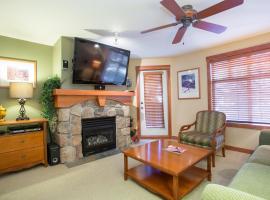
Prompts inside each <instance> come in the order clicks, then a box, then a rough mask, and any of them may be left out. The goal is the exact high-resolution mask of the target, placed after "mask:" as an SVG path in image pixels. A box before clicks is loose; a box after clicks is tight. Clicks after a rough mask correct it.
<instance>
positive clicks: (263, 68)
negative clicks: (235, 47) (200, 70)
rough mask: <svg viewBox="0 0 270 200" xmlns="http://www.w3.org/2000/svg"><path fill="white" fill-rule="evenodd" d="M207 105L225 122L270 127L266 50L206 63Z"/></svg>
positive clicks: (269, 59) (268, 57)
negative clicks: (220, 115) (208, 97)
mask: <svg viewBox="0 0 270 200" xmlns="http://www.w3.org/2000/svg"><path fill="white" fill-rule="evenodd" d="M209 72H210V87H211V96H210V101H211V102H210V103H211V106H212V109H213V110H218V111H221V112H224V113H226V116H227V119H228V121H231V122H241V123H258V124H270V49H269V50H263V51H259V50H257V51H254V52H252V53H250V52H249V53H246V54H245V53H243V54H242V55H238V56H234V57H227V58H222V59H220V61H218V60H215V61H210V63H209Z"/></svg>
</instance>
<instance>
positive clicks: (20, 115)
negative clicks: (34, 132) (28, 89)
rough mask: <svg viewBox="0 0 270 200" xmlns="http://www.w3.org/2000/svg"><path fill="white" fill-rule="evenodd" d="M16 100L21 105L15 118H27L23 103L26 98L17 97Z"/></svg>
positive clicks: (17, 119)
mask: <svg viewBox="0 0 270 200" xmlns="http://www.w3.org/2000/svg"><path fill="white" fill-rule="evenodd" d="M18 102H19V104H20V105H21V107H20V110H19V116H18V117H17V118H16V121H20V120H29V119H30V118H29V117H27V115H26V110H25V108H24V104H25V102H26V99H24V98H22V99H18Z"/></svg>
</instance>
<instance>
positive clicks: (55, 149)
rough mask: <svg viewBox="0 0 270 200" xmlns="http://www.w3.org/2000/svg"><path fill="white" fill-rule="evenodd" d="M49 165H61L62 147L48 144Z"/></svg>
mask: <svg viewBox="0 0 270 200" xmlns="http://www.w3.org/2000/svg"><path fill="white" fill-rule="evenodd" d="M48 163H49V165H57V164H59V163H60V147H59V145H57V144H55V143H52V144H48Z"/></svg>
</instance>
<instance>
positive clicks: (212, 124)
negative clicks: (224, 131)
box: [195, 111, 226, 135]
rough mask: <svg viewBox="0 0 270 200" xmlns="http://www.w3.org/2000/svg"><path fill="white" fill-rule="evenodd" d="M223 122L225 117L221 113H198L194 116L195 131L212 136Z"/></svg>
mask: <svg viewBox="0 0 270 200" xmlns="http://www.w3.org/2000/svg"><path fill="white" fill-rule="evenodd" d="M225 122H226V115H225V114H224V113H222V112H217V111H200V112H198V113H197V116H196V124H195V130H196V131H197V132H202V133H208V134H209V135H212V134H213V132H214V131H215V130H216V129H218V128H221V127H222V126H223V124H224V123H225Z"/></svg>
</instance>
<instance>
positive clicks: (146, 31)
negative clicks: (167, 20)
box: [141, 22, 178, 34]
mask: <svg viewBox="0 0 270 200" xmlns="http://www.w3.org/2000/svg"><path fill="white" fill-rule="evenodd" d="M176 25H178V22H175V23H171V24H167V25H164V26H159V27H156V28H151V29H148V30H145V31H142V32H141V33H142V34H144V33H149V32H152V31H157V30H160V29H164V28H169V27H171V26H176Z"/></svg>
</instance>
